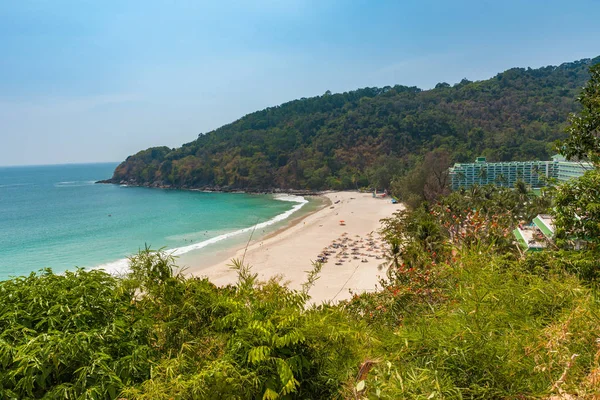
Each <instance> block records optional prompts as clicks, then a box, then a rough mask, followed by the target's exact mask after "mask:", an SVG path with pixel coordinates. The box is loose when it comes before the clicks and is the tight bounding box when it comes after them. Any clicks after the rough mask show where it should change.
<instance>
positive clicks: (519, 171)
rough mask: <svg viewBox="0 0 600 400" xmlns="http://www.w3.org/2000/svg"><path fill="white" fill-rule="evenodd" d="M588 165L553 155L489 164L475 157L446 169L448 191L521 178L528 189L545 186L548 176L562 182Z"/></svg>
mask: <svg viewBox="0 0 600 400" xmlns="http://www.w3.org/2000/svg"><path fill="white" fill-rule="evenodd" d="M591 168H592V164H590V163H581V162H575V161H566V160H565V159H564V157H561V156H554V157H553V158H552V161H509V162H495V163H489V162H487V161H486V158H485V157H478V158H477V159H476V160H475V162H473V163H456V164H454V166H453V167H451V168H450V169H449V172H450V179H451V187H452V190H458V189H460V188H470V187H471V186H473V185H487V184H494V185H496V186H504V187H513V186H514V184H515V182H517V181H523V182H525V183H526V184H527V185H528V186H531V187H532V188H534V189H536V188H541V187H543V186H546V184H547V182H548V179H550V178H555V179H558V180H559V181H566V180H569V179H573V178H577V177H580V176H581V175H583V174H584V173H585V172H586V171H587V170H589V169H591Z"/></svg>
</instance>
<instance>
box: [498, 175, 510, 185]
mask: <svg viewBox="0 0 600 400" xmlns="http://www.w3.org/2000/svg"><path fill="white" fill-rule="evenodd" d="M496 183H497V184H499V185H500V186H504V185H506V184H507V183H508V179H506V175H504V174H502V173H500V174H498V175H496Z"/></svg>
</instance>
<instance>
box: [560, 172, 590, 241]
mask: <svg viewBox="0 0 600 400" xmlns="http://www.w3.org/2000/svg"><path fill="white" fill-rule="evenodd" d="M555 204H556V208H555V211H554V213H555V222H554V223H555V225H556V228H557V229H556V236H557V238H558V239H559V241H562V243H563V244H568V245H569V247H572V245H573V244H574V243H573V241H576V240H578V239H581V240H583V241H584V242H586V243H588V245H589V247H592V248H598V245H599V244H600V169H598V168H597V169H594V170H591V171H588V172H586V173H585V174H584V175H583V176H582V177H580V178H578V179H574V180H572V181H569V182H565V183H563V184H562V185H560V186H559V187H558V188H557V190H556V196H555Z"/></svg>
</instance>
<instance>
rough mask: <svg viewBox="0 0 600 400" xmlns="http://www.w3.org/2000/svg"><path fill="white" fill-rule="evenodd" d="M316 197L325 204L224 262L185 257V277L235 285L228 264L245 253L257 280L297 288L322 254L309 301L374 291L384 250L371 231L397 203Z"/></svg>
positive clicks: (355, 196) (348, 195)
mask: <svg viewBox="0 0 600 400" xmlns="http://www.w3.org/2000/svg"><path fill="white" fill-rule="evenodd" d="M321 196H322V197H323V198H325V199H327V202H326V203H324V204H323V205H322V206H320V207H318V208H317V209H316V210H315V211H313V212H310V213H308V214H306V215H303V216H300V217H297V218H295V219H294V220H292V221H290V222H289V223H288V224H286V225H285V226H284V227H281V228H279V229H277V230H276V231H274V232H272V233H269V234H267V235H266V236H264V237H262V238H260V239H258V240H254V241H252V242H250V244H249V245H243V246H240V247H238V248H237V249H236V250H234V251H231V252H228V253H227V259H226V260H221V261H218V260H217V261H215V262H213V263H211V264H210V265H207V266H206V265H205V266H202V265H201V264H202V262H201V260H199V259H197V260H193V259H192V260H189V262H188V263H187V264H188V265H186V266H184V268H185V271H184V273H185V275H188V276H195V277H207V278H208V279H209V280H210V281H211V282H213V283H214V284H216V285H229V284H235V283H236V281H237V274H236V272H235V271H233V270H231V268H230V267H229V265H230V264H231V260H232V259H239V260H241V259H242V258H243V257H245V258H244V263H245V264H247V265H250V267H251V268H252V271H253V272H254V273H257V274H258V277H259V279H260V280H263V281H264V280H268V279H271V278H276V279H280V280H281V281H283V282H287V283H288V284H289V287H290V288H291V289H300V287H301V285H302V283H303V282H305V280H306V272H307V271H309V270H311V269H312V265H313V261H315V260H317V258H318V257H319V256H320V255H322V254H323V252H327V253H329V255H328V256H327V258H328V261H327V262H326V263H323V267H322V270H321V273H320V274H319V279H318V280H317V282H316V284H315V285H314V286H313V287H312V288H311V290H310V292H309V294H310V295H311V302H313V303H320V302H323V301H339V300H344V299H349V298H350V297H351V293H350V292H351V291H352V292H353V293H360V292H364V291H374V290H376V287H377V284H378V282H379V277H380V276H384V275H385V271H383V270H382V269H381V268H380V266H381V264H384V263H385V258H384V255H385V252H386V249H385V244H384V243H383V242H382V241H381V239H380V238H379V237H378V236H379V235H378V233H377V232H378V230H379V228H380V226H381V224H380V220H381V219H382V218H387V217H390V216H392V214H393V213H394V212H396V211H398V210H401V209H402V208H403V206H402V205H401V204H392V203H391V201H389V199H381V198H373V197H372V194H371V193H360V192H349V191H346V192H327V193H323V194H321ZM340 220H344V221H345V222H344V225H342V224H341V223H340ZM221 258H222V257H221Z"/></svg>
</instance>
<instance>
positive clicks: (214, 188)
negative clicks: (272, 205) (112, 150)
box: [96, 179, 324, 196]
mask: <svg viewBox="0 0 600 400" xmlns="http://www.w3.org/2000/svg"><path fill="white" fill-rule="evenodd" d="M96 183H103V184H113V185H127V186H137V187H147V188H155V189H177V190H198V191H203V192H222V193H253V194H277V193H287V194H294V195H297V196H316V195H320V194H323V193H324V192H322V191H313V190H306V189H282V188H238V187H232V186H218V185H205V186H190V185H169V184H165V183H163V182H144V183H139V182H137V181H135V180H128V181H127V180H116V179H104V180H100V181H97V182H96Z"/></svg>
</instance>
